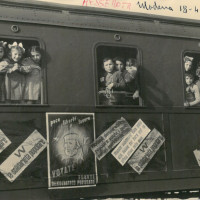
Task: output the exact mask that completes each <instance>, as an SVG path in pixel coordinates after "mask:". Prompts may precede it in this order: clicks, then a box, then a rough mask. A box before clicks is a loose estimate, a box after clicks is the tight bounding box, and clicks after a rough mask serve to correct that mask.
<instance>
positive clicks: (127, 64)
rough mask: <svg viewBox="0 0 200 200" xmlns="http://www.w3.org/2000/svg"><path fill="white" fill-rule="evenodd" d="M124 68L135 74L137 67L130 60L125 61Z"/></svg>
mask: <svg viewBox="0 0 200 200" xmlns="http://www.w3.org/2000/svg"><path fill="white" fill-rule="evenodd" d="M126 70H127V71H128V73H129V74H132V75H135V74H136V72H137V67H136V66H134V65H133V64H132V63H131V62H128V61H127V62H126Z"/></svg>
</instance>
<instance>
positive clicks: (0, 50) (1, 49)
mask: <svg viewBox="0 0 200 200" xmlns="http://www.w3.org/2000/svg"><path fill="white" fill-rule="evenodd" d="M3 56H4V49H3V47H0V59H2V58H3Z"/></svg>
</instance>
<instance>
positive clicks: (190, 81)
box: [185, 76, 193, 85]
mask: <svg viewBox="0 0 200 200" xmlns="http://www.w3.org/2000/svg"><path fill="white" fill-rule="evenodd" d="M185 82H186V84H187V85H191V84H192V83H193V78H192V77H190V76H186V77H185Z"/></svg>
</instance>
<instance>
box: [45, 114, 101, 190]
mask: <svg viewBox="0 0 200 200" xmlns="http://www.w3.org/2000/svg"><path fill="white" fill-rule="evenodd" d="M46 122H47V140H48V151H47V152H48V185H49V189H57V188H76V187H89V186H95V185H96V183H97V165H96V158H95V156H94V154H93V153H92V151H91V149H90V144H91V143H92V142H93V141H94V139H95V128H94V114H93V113H46Z"/></svg>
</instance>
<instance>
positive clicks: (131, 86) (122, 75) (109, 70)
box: [100, 57, 139, 99]
mask: <svg viewBox="0 0 200 200" xmlns="http://www.w3.org/2000/svg"><path fill="white" fill-rule="evenodd" d="M103 68H104V71H105V73H104V75H103V76H102V77H101V78H100V90H112V91H123V92H128V93H131V94H132V97H131V98H132V99H138V98H139V87H138V62H137V60H136V59H134V58H128V59H127V60H126V61H125V60H124V59H123V58H121V57H116V58H114V59H112V58H105V59H103Z"/></svg>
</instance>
